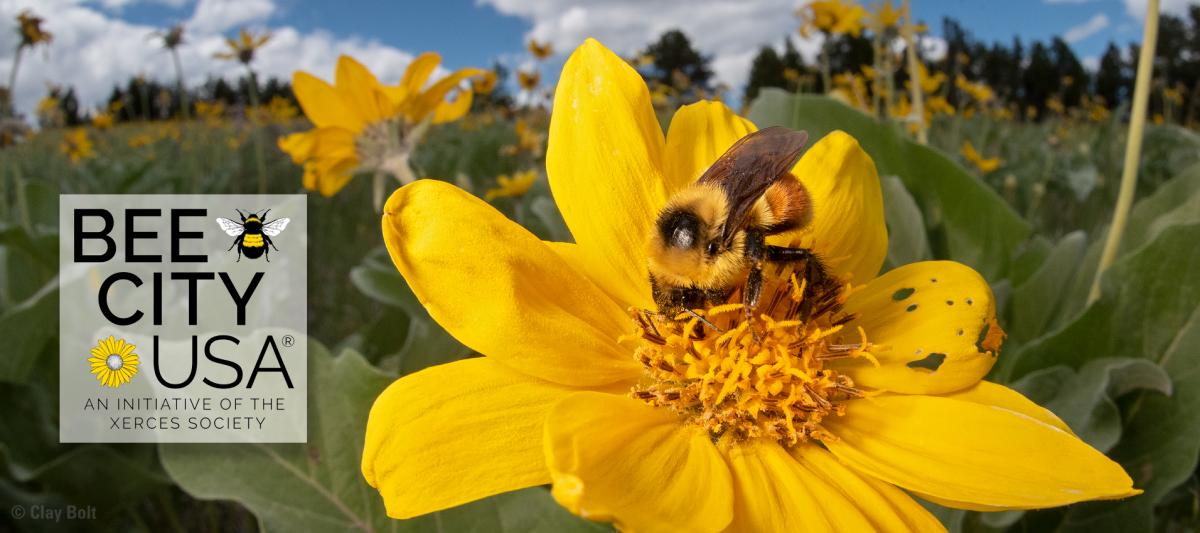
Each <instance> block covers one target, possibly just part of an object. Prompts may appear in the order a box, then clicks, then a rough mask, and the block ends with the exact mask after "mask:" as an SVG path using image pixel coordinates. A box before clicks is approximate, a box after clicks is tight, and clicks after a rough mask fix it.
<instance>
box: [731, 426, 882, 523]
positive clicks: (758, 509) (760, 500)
mask: <svg viewBox="0 0 1200 533" xmlns="http://www.w3.org/2000/svg"><path fill="white" fill-rule="evenodd" d="M725 454H726V457H728V460H729V469H730V471H731V472H732V473H733V486H734V510H733V523H732V524H730V527H729V531H730V532H745V533H757V532H760V531H805V532H813V533H819V532H823V531H828V532H831V533H832V532H838V531H871V530H872V527H871V523H870V522H869V521H868V520H867V518H866V517H865V516H863V513H862V512H861V511H859V510H858V509H857V508H856V507H855V505H854V504H853V503H852V500H849V499H847V498H846V496H845V495H844V494H842V493H840V492H838V491H837V489H835V488H834V487H832V486H830V485H829V484H828V483H826V482H825V481H824V480H822V479H820V478H818V477H817V476H816V475H815V474H813V473H812V472H811V471H809V470H808V469H807V468H805V467H804V466H803V465H801V464H800V463H799V462H797V461H796V459H794V458H793V457H792V456H790V455H788V453H787V452H786V451H784V449H783V448H782V447H780V446H779V444H777V443H775V442H774V441H766V440H756V441H746V442H744V443H740V444H736V445H733V446H730V447H729V448H728V449H727V450H725Z"/></svg>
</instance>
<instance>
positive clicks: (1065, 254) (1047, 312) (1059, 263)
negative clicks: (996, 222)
mask: <svg viewBox="0 0 1200 533" xmlns="http://www.w3.org/2000/svg"><path fill="white" fill-rule="evenodd" d="M1086 246H1087V238H1086V236H1085V235H1084V233H1083V232H1082V231H1076V232H1073V233H1070V234H1068V235H1067V236H1065V237H1063V238H1062V240H1060V241H1058V244H1057V245H1055V246H1054V248H1053V249H1052V250H1050V253H1049V255H1047V257H1046V259H1045V261H1043V262H1042V264H1041V266H1040V267H1039V268H1038V269H1037V270H1036V271H1035V272H1034V273H1033V274H1032V275H1030V276H1029V278H1028V279H1026V280H1024V281H1023V282H1022V283H1021V284H1019V285H1017V287H1016V288H1015V289H1013V293H1012V299H1011V300H1010V301H1009V305H1008V309H1007V310H1008V316H1009V317H1010V318H1009V320H1008V321H1007V326H1008V334H1009V335H1010V336H1011V337H1012V339H1013V340H1015V341H1018V342H1023V341H1027V340H1030V339H1033V338H1034V337H1037V336H1038V335H1041V334H1042V333H1044V332H1045V331H1046V330H1047V329H1048V327H1047V326H1048V325H1049V324H1050V321H1051V319H1052V318H1053V317H1054V315H1055V313H1056V311H1057V310H1058V309H1059V304H1060V302H1061V300H1062V297H1063V293H1064V292H1065V291H1066V288H1067V287H1069V286H1070V284H1071V282H1072V281H1073V280H1074V278H1075V273H1076V271H1077V270H1076V267H1077V266H1078V265H1079V261H1080V259H1082V258H1083V253H1084V250H1085V248H1086Z"/></svg>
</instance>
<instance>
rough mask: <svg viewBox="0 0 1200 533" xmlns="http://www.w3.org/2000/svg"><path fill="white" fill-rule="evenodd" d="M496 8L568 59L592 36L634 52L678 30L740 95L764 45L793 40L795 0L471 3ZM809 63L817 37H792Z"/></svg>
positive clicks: (499, 0)
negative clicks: (527, 25) (517, 19)
mask: <svg viewBox="0 0 1200 533" xmlns="http://www.w3.org/2000/svg"><path fill="white" fill-rule="evenodd" d="M477 2H479V3H481V4H490V5H492V6H494V7H495V8H496V10H497V11H499V12H501V13H504V14H507V15H514V16H518V17H521V18H524V19H527V20H529V21H531V22H532V23H533V29H532V30H530V32H529V34H528V35H527V37H532V38H535V39H538V40H541V41H549V42H550V43H551V44H552V45H553V46H554V49H555V51H556V52H558V53H560V54H564V55H565V54H569V53H570V52H571V51H572V50H574V49H575V47H576V46H579V44H580V43H582V42H583V40H584V39H586V38H588V37H594V38H596V39H597V40H599V41H600V42H602V43H604V45H605V46H607V47H608V48H610V49H612V50H613V51H614V52H616V53H618V54H621V55H625V56H628V55H632V54H633V53H634V52H636V51H638V50H640V49H641V48H643V47H644V46H646V44H648V43H650V42H652V41H653V40H655V39H657V38H658V37H659V36H660V35H662V33H663V32H665V31H667V30H670V29H675V28H678V29H680V30H683V32H684V33H686V34H687V36H688V38H689V39H691V40H692V45H693V46H694V47H695V48H696V49H697V50H700V52H701V53H704V54H709V55H711V56H712V58H713V62H712V66H713V71H714V72H715V73H716V77H717V79H718V80H719V81H722V82H725V83H726V84H728V85H729V86H731V87H734V88H735V89H738V90H735V92H740V88H741V86H742V85H743V84H744V83H745V81H746V77H747V76H748V75H749V70H750V62H751V59H752V58H753V57H754V54H755V53H757V51H758V49H759V48H760V47H761V46H763V45H764V44H770V45H772V46H775V47H777V48H778V49H780V50H782V48H783V40H784V39H785V38H789V36H794V35H795V32H796V27H797V20H796V18H795V17H794V16H793V15H792V13H793V11H794V10H795V9H796V7H797V6H798V5H803V4H804V3H806V2H803V1H797V0H745V1H742V2H729V1H723V0H695V1H691V2H672V1H667V0H613V1H601V0H534V1H528V0H477ZM791 38H792V39H793V43H794V44H796V46H797V48H798V49H799V50H800V51H801V53H802V54H803V55H804V56H805V59H806V60H808V61H810V62H811V61H812V60H813V58H814V57H815V55H816V50H817V46H818V44H819V42H820V41H819V40H817V39H810V40H805V39H800V38H799V37H798V36H795V37H791Z"/></svg>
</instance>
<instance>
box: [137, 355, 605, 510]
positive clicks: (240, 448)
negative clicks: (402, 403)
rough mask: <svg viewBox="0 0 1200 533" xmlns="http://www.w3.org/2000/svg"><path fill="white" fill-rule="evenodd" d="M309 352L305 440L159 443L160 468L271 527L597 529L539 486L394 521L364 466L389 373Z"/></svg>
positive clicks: (357, 360) (353, 359)
mask: <svg viewBox="0 0 1200 533" xmlns="http://www.w3.org/2000/svg"><path fill="white" fill-rule="evenodd" d="M308 358H309V373H308V391H309V400H308V402H309V404H308V405H309V411H308V415H309V424H308V443H307V444H227V445H220V446H214V445H204V444H162V445H160V450H161V456H162V462H163V466H164V467H165V468H166V470H167V472H168V473H169V474H170V475H171V477H172V478H173V479H175V481H176V482H177V483H179V485H180V487H182V488H183V490H185V491H187V492H188V493H189V494H191V495H193V496H195V497H197V498H201V499H224V500H235V501H237V502H239V503H241V504H242V505H244V506H246V508H248V509H249V510H250V511H251V512H253V513H254V514H255V516H257V517H258V518H259V520H260V521H261V523H262V525H263V528H264V529H265V530H266V531H337V532H341V531H348V530H363V531H378V530H392V531H404V532H414V533H425V532H430V533H433V532H439V533H440V532H459V531H481V532H483V531H489V532H490V531H498V532H510V531H511V532H516V531H544V532H547V533H550V532H558V531H562V532H568V533H569V532H573V531H595V530H596V526H595V525H594V524H591V523H588V522H585V521H583V520H581V519H578V518H575V517H574V516H572V515H571V514H570V513H568V512H567V511H566V510H564V509H562V508H561V507H559V506H558V505H557V504H555V503H554V502H553V501H552V499H551V498H550V494H549V492H548V491H546V490H545V489H542V488H536V487H535V488H531V489H525V490H522V491H517V492H513V493H508V494H502V495H498V496H494V497H492V498H488V499H485V500H480V501H477V502H474V503H471V504H467V505H464V506H461V507H457V508H454V509H448V510H446V511H441V512H438V513H433V514H430V515H426V516H423V517H419V518H416V519H412V520H404V521H400V520H393V519H391V518H388V517H387V515H386V513H385V512H384V508H383V500H382V498H381V497H380V496H379V494H378V492H377V491H376V490H375V489H373V488H371V487H370V486H369V485H367V483H366V481H365V480H364V479H363V477H362V473H361V470H360V468H361V466H360V465H361V458H362V448H363V440H364V434H365V431H366V423H367V414H368V412H369V410H370V408H371V404H372V403H373V402H374V400H375V398H376V397H377V396H378V395H379V393H380V392H382V391H383V389H384V388H385V387H387V385H388V384H390V383H391V382H392V377H390V376H388V375H387V374H385V373H383V372H381V371H379V370H377V369H375V368H373V367H372V366H371V365H370V364H369V363H367V361H366V360H364V359H363V358H362V357H361V356H359V355H358V354H356V353H354V352H343V353H342V354H341V355H340V356H338V357H336V358H335V357H331V356H330V355H329V353H328V351H326V350H325V348H324V347H322V346H320V345H319V344H317V343H315V342H312V343H310V344H309V349H308ZM413 482H414V483H419V482H421V480H417V479H414V480H413Z"/></svg>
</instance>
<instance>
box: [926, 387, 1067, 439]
mask: <svg viewBox="0 0 1200 533" xmlns="http://www.w3.org/2000/svg"><path fill="white" fill-rule="evenodd" d="M943 396H944V397H946V398H953V399H955V400H963V401H967V402H974V403H978V404H982V405H990V406H992V407H999V408H1001V409H1008V410H1009V411H1013V412H1015V413H1019V414H1022V415H1025V416H1028V417H1030V418H1033V419H1036V420H1038V421H1040V422H1045V423H1047V424H1050V425H1051V426H1054V427H1056V428H1058V429H1061V430H1063V431H1066V432H1067V433H1071V434H1072V435H1074V434H1075V432H1073V431H1071V428H1069V427H1067V424H1066V423H1065V422H1063V421H1062V419H1060V418H1058V416H1057V415H1055V414H1054V413H1052V412H1050V410H1049V409H1046V408H1045V407H1042V406H1040V405H1038V404H1036V403H1033V402H1032V401H1031V400H1030V399H1029V398H1026V397H1025V396H1024V395H1022V394H1021V393H1019V392H1017V391H1015V390H1012V389H1010V388H1008V387H1005V386H1004V385H997V384H995V383H992V382H990V381H980V382H979V383H976V384H975V385H974V386H972V387H969V388H966V389H963V390H960V391H955V392H952V393H950V394H945V395H943Z"/></svg>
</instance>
